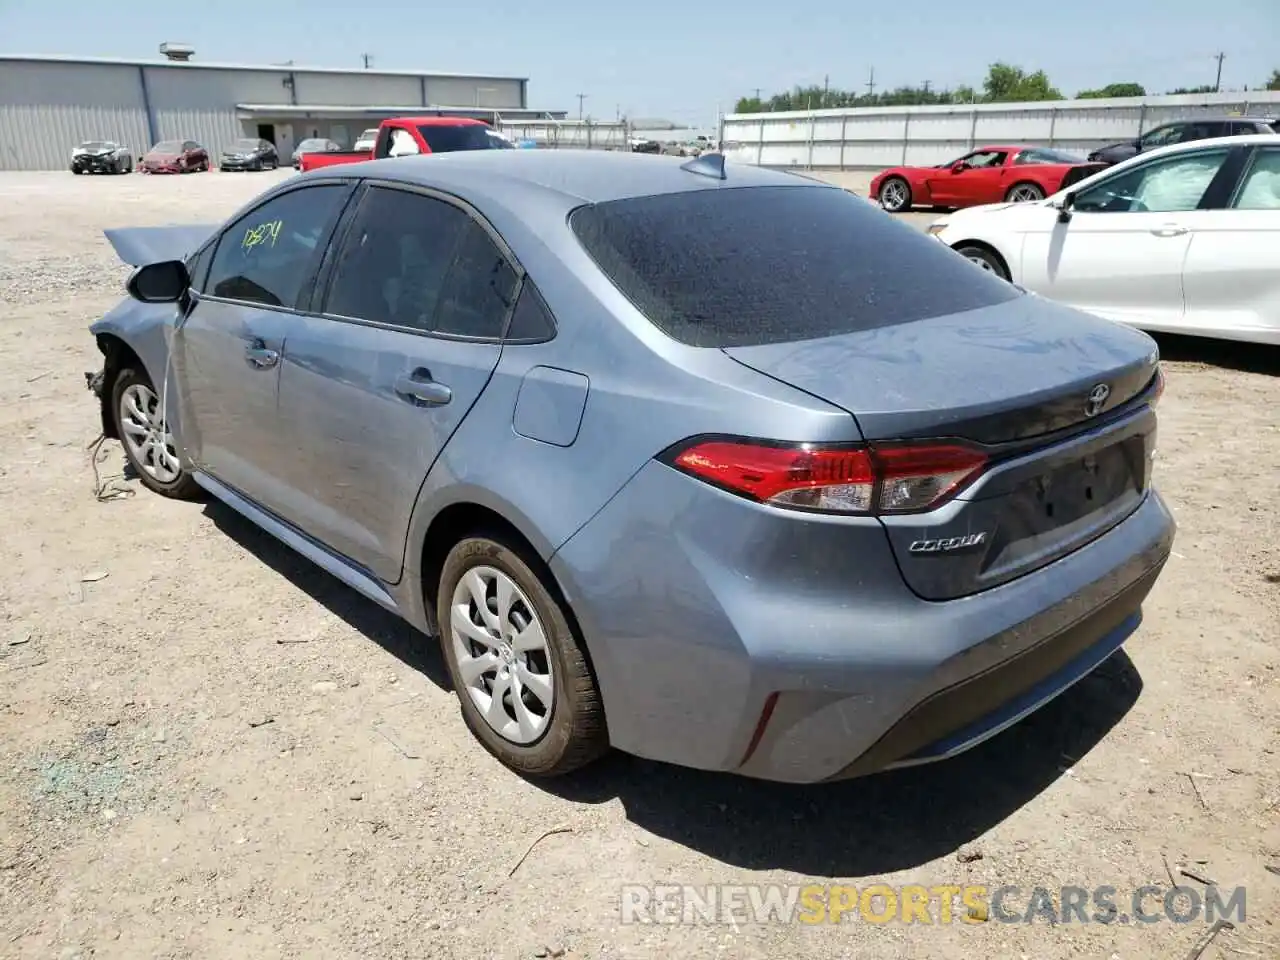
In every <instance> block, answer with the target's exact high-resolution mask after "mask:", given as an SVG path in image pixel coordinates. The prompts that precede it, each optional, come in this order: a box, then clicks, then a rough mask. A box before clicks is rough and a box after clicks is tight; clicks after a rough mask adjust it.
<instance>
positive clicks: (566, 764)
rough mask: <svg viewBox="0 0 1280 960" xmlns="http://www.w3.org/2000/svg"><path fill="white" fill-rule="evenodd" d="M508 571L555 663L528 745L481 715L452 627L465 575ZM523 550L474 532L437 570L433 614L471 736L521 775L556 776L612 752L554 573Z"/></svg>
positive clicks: (599, 704)
mask: <svg viewBox="0 0 1280 960" xmlns="http://www.w3.org/2000/svg"><path fill="white" fill-rule="evenodd" d="M482 566H483V567H490V568H493V569H495V570H497V571H499V572H500V573H504V574H506V575H507V576H508V577H510V578H511V580H512V581H514V583H515V585H516V586H517V587H518V588H519V589H520V591H521V592H523V593H524V595H525V597H527V598H528V601H529V605H530V606H531V607H532V612H533V613H534V615H535V616H536V617H537V619H538V622H539V623H540V624H541V626H542V629H543V635H544V637H545V638H546V642H547V651H548V657H547V659H548V660H549V662H550V667H551V675H552V678H553V684H552V706H551V710H550V719H549V720H548V721H547V726H546V729H545V730H544V731H543V732H542V734H541V735H540V736H539V737H538V738H537V739H536V740H533V741H532V742H531V743H529V744H524V745H522V744H518V743H515V742H514V741H512V740H509V739H507V738H506V737H504V736H502V735H501V734H500V733H499V732H498V731H497V730H495V729H494V728H493V727H492V726H491V725H490V724H489V723H488V721H486V720H485V719H484V717H483V715H482V714H481V713H480V709H479V708H478V707H477V706H476V704H475V702H474V701H473V700H472V698H471V695H470V694H469V693H468V691H467V687H466V685H465V683H464V681H463V680H462V677H461V675H460V672H459V667H458V657H457V651H456V650H455V648H454V641H453V635H452V630H451V629H450V620H451V608H452V605H453V594H454V590H455V589H456V588H457V586H458V584H459V582H461V580H462V578H463V576H465V575H466V574H467V573H468V572H470V571H471V570H473V569H475V568H477V567H482ZM541 569H542V564H541V563H540V562H539V561H538V560H537V559H536V557H534V556H532V555H531V554H529V553H528V552H527V551H526V550H524V549H519V548H512V547H510V546H508V545H507V544H506V543H504V542H503V540H502V539H501V538H500V535H497V534H495V535H492V536H489V535H485V534H482V533H476V534H473V535H470V536H468V537H466V538H464V539H463V540H460V541H459V542H458V543H457V544H455V545H454V547H453V549H452V550H450V551H449V555H448V557H446V558H445V562H444V567H443V568H442V570H441V572H440V584H439V590H438V592H437V599H436V617H437V623H438V624H439V631H440V646H441V649H442V651H443V653H444V660H445V663H446V665H447V666H448V668H449V675H450V678H451V679H452V680H453V687H454V692H455V693H456V694H457V695H458V701H459V703H460V704H461V706H462V716H463V719H464V720H465V721H466V724H467V726H468V727H469V728H470V730H471V732H472V734H473V735H474V736H475V737H476V739H478V740H479V741H480V742H481V743H482V744H483V745H484V747H485V749H487V750H488V751H489V752H490V753H491V754H493V755H494V756H495V757H497V759H498V760H500V761H501V762H502V763H504V764H505V765H506V766H508V767H510V768H511V769H513V770H515V771H516V772H517V773H520V774H523V775H527V776H535V777H553V776H559V775H561V774H565V773H569V772H571V771H573V770H576V769H578V768H580V767H582V766H584V765H586V764H588V763H590V762H591V761H592V760H595V759H596V758H597V757H599V756H601V755H602V754H603V753H605V752H606V751H607V750H608V747H609V742H608V734H607V731H606V729H605V722H604V706H603V704H602V702H601V699H600V691H599V688H598V687H597V686H596V682H595V677H594V675H593V674H592V671H591V666H590V664H589V663H588V660H587V656H586V653H585V651H584V649H583V646H582V643H581V641H580V640H579V638H578V637H577V636H576V635H575V633H574V630H573V628H572V627H571V626H570V624H569V620H568V617H566V615H565V612H564V609H563V607H562V604H561V601H560V600H559V599H558V592H553V589H548V587H547V580H548V579H549V574H543V573H540V572H535V571H540V570H541Z"/></svg>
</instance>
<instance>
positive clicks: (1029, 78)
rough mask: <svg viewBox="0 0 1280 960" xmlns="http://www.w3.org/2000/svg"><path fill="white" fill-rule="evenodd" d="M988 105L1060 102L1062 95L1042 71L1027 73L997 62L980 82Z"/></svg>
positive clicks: (1010, 65) (1018, 68)
mask: <svg viewBox="0 0 1280 960" xmlns="http://www.w3.org/2000/svg"><path fill="white" fill-rule="evenodd" d="M982 88H983V90H985V91H986V96H985V97H984V98H983V99H984V100H986V102H988V103H1021V102H1030V101H1039V100H1062V99H1063V96H1062V93H1061V92H1060V91H1059V90H1058V89H1057V88H1056V87H1054V86H1053V85H1052V84H1051V83H1049V78H1048V77H1047V76H1046V75H1045V72H1044V71H1043V70H1037V71H1036V72H1035V73H1027V72H1025V71H1024V70H1023V69H1022V68H1021V67H1015V66H1013V65H1012V64H1008V63H1003V62H997V63H993V64H992V65H991V68H990V70H989V71H988V72H987V79H986V80H984V81H983V82H982Z"/></svg>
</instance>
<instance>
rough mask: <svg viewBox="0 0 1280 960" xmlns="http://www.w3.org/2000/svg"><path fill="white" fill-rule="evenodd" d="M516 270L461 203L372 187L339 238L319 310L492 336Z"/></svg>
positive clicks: (507, 304)
mask: <svg viewBox="0 0 1280 960" xmlns="http://www.w3.org/2000/svg"><path fill="white" fill-rule="evenodd" d="M516 279H517V278H516V272H515V270H514V269H513V268H512V266H511V264H510V263H509V262H508V261H507V259H506V257H504V256H503V254H502V252H501V251H500V250H499V249H498V248H497V246H496V245H495V244H494V242H493V241H492V240H491V239H490V238H489V235H488V233H486V232H485V230H484V228H483V227H482V226H480V224H479V223H477V222H476V221H475V220H474V219H472V218H471V217H470V216H469V215H468V214H467V213H466V212H465V211H463V210H462V209H461V208H460V207H456V206H454V205H453V204H451V203H446V202H445V201H443V200H438V199H436V198H434V197H428V196H423V195H421V194H416V193H408V192H406V191H402V190H393V189H388V188H384V187H373V188H371V189H370V190H369V193H368V195H367V196H366V197H365V198H364V200H363V201H361V204H360V209H359V211H358V212H357V214H356V216H355V219H354V220H353V221H352V224H351V229H350V230H349V231H348V232H347V237H346V240H345V241H344V243H343V249H342V253H341V256H340V258H339V260H338V263H337V267H336V269H335V271H334V275H333V283H332V286H331V287H330V291H329V298H328V303H327V304H326V305H325V312H326V313H328V314H331V315H335V316H340V317H350V318H352V319H358V320H364V321H367V322H371V323H378V324H386V325H388V326H395V327H404V328H407V329H411V330H417V331H419V332H421V333H430V334H437V335H443V336H448V337H464V338H468V339H497V338H498V337H500V336H501V335H502V327H503V324H504V323H505V321H506V317H507V313H508V311H509V310H510V307H511V302H512V299H513V297H514V293H515V286H516Z"/></svg>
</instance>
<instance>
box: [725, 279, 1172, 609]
mask: <svg viewBox="0 0 1280 960" xmlns="http://www.w3.org/2000/svg"><path fill="white" fill-rule="evenodd" d="M723 349H724V352H725V353H726V354H728V355H729V356H730V357H732V358H733V359H735V360H737V361H738V362H739V363H742V364H744V365H746V366H748V367H750V368H752V369H754V370H757V371H759V372H760V373H763V374H765V375H767V376H770V377H772V378H774V379H777V380H780V381H782V382H784V383H788V384H791V385H792V386H795V387H798V388H800V389H802V390H804V391H806V392H807V393H810V394H813V395H815V396H818V397H821V398H822V399H824V400H827V401H828V402H830V403H833V404H836V405H837V406H840V407H842V408H843V409H845V410H848V411H849V413H851V414H852V415H853V416H854V418H855V420H856V421H857V423H858V426H859V429H860V430H861V432H862V435H863V437H864V439H866V440H867V441H869V442H872V443H875V442H876V441H890V440H917V439H944V438H956V439H962V440H966V441H969V442H970V443H973V444H976V445H979V446H981V447H982V448H983V450H984V452H986V454H987V455H988V457H989V465H988V467H987V469H986V470H985V472H984V473H983V474H982V476H981V478H980V479H979V480H977V481H976V482H975V483H974V484H973V485H971V486H970V487H968V488H967V489H966V490H964V491H963V492H962V493H961V494H960V496H959V497H957V498H956V499H954V500H952V501H950V502H948V503H945V504H944V505H943V506H941V507H939V508H937V509H935V510H933V511H930V512H927V513H921V514H909V515H897V516H886V517H884V518H882V522H883V524H884V526H885V530H886V532H887V533H888V536H889V540H890V542H891V544H892V546H893V551H894V554H895V556H896V557H897V560H898V564H899V567H900V568H901V570H902V574H903V577H904V578H905V579H906V581H907V583H908V584H909V585H910V586H911V588H912V589H913V590H915V591H916V593H918V594H919V595H920V596H922V597H924V598H926V599H930V600H946V599H953V598H956V597H960V596H965V595H967V594H970V593H975V592H977V591H979V590H984V589H987V588H990V587H993V586H996V585H998V584H1000V583H1004V582H1007V581H1009V580H1012V579H1014V578H1015V577H1018V576H1021V575H1023V574H1025V573H1029V572H1031V571H1032V570H1035V569H1037V568H1039V567H1041V566H1043V565H1045V564H1047V563H1050V562H1052V561H1053V560H1055V559H1057V558H1059V557H1061V556H1064V555H1065V554H1067V553H1069V552H1071V551H1072V550H1075V549H1078V548H1079V547H1081V546H1083V545H1084V544H1086V543H1088V542H1089V541H1090V540H1092V539H1094V538H1095V537H1097V536H1099V535H1101V534H1102V533H1104V532H1105V531H1106V530H1108V529H1110V528H1111V527H1112V526H1114V525H1115V524H1116V523H1118V522H1119V521H1120V520H1122V519H1123V518H1124V517H1125V516H1127V515H1128V514H1129V513H1130V512H1132V511H1133V510H1134V509H1136V507H1137V506H1138V504H1139V503H1140V502H1141V500H1142V498H1143V497H1144V496H1145V495H1146V491H1147V488H1148V484H1149V480H1150V459H1151V453H1152V450H1153V447H1154V441H1155V416H1154V413H1153V411H1152V408H1151V406H1150V405H1149V404H1148V403H1147V402H1146V401H1147V399H1148V398H1149V396H1150V394H1151V393H1152V392H1153V390H1154V387H1153V384H1154V379H1155V376H1156V368H1157V364H1158V352H1157V349H1156V347H1155V344H1154V341H1152V340H1151V338H1150V337H1148V336H1146V335H1145V334H1143V333H1140V332H1139V331H1137V330H1133V329H1131V328H1128V327H1124V326H1121V325H1119V324H1116V323H1112V322H1111V321H1107V320H1102V319H1100V318H1097V317H1094V316H1091V315H1089V314H1085V313H1082V312H1080V311H1077V310H1074V309H1072V308H1069V307H1065V306H1062V305H1060V304H1055V303H1052V302H1050V301H1047V300H1044V299H1042V298H1040V297H1037V296H1034V295H1030V294H1028V295H1026V296H1022V297H1018V298H1016V299H1014V300H1011V301H1008V302H1006V303H1002V304H999V305H996V306H992V307H986V308H982V309H979V310H973V311H969V312H966V313H960V314H954V315H951V316H944V317H938V318H933V319H928V320H920V321H916V322H913V323H905V324H899V325H897V326H889V327H880V328H878V329H874V330H867V331H862V332H857V333H850V334H845V335H841V336H835V337H825V338H822V339H816V340H807V341H800V342H791V343H778V344H765V345H759V346H745V347H726V348H723Z"/></svg>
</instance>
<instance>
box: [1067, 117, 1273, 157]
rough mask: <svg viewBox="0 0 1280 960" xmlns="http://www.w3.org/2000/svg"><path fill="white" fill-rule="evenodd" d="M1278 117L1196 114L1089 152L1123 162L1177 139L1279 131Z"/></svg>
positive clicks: (1193, 139) (1175, 141)
mask: <svg viewBox="0 0 1280 960" xmlns="http://www.w3.org/2000/svg"><path fill="white" fill-rule="evenodd" d="M1277 123H1280V121H1278V120H1277V119H1276V118H1275V117H1266V118H1264V117H1196V118H1195V119H1193V120H1176V121H1174V122H1173V123H1163V124H1161V125H1160V126H1158V127H1153V128H1152V129H1150V130H1148V131H1147V132H1146V133H1144V134H1143V135H1142V136H1140V137H1136V138H1135V139H1133V140H1122V141H1120V142H1119V143H1112V144H1108V145H1107V146H1105V147H1101V148H1099V149H1097V150H1095V151H1093V153H1091V154H1089V159H1090V160H1092V161H1096V162H1098V163H1109V164H1110V163H1120V162H1121V161H1122V160H1128V159H1129V158H1130V157H1136V156H1137V155H1138V154H1140V153H1145V152H1146V151H1148V150H1154V149H1155V148H1156V147H1168V146H1172V145H1173V144H1175V143H1191V142H1193V141H1195V140H1208V139H1210V138H1212V137H1246V136H1250V135H1251V134H1255V133H1261V134H1273V133H1276V131H1277Z"/></svg>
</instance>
